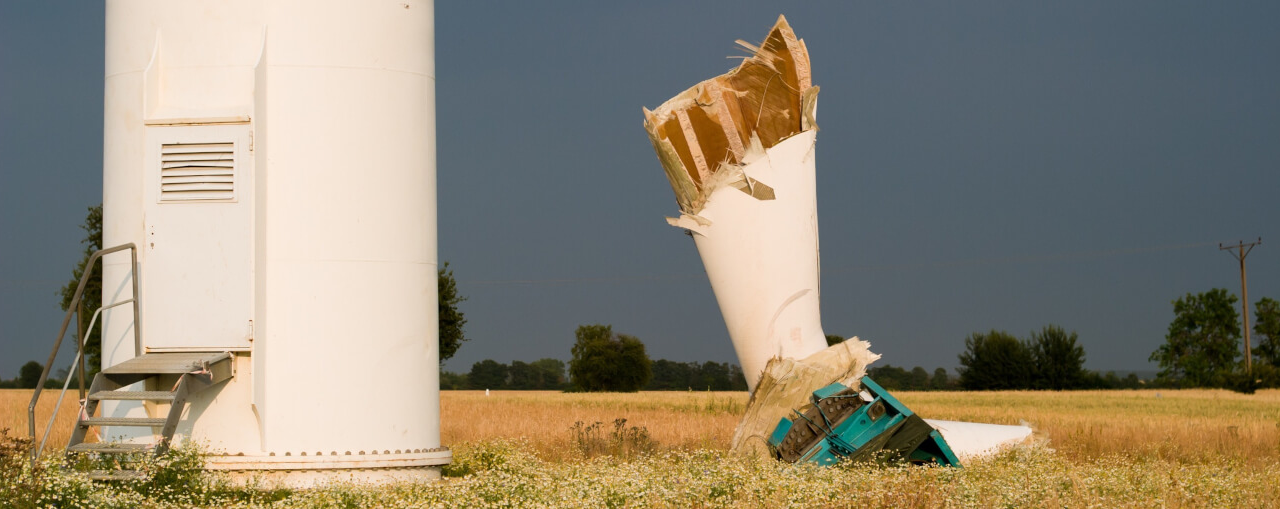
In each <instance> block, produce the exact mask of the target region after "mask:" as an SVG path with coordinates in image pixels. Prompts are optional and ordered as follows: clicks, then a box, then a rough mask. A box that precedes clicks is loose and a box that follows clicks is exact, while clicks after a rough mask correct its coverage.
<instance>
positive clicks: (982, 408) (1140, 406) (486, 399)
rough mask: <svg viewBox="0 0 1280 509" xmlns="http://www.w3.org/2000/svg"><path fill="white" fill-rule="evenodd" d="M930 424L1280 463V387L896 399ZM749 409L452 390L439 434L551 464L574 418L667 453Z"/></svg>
mask: <svg viewBox="0 0 1280 509" xmlns="http://www.w3.org/2000/svg"><path fill="white" fill-rule="evenodd" d="M894 395H895V396H897V397H898V398H899V399H900V400H902V402H903V403H905V404H906V405H907V406H908V407H909V408H911V409H912V410H913V411H915V412H916V413H917V414H919V415H921V416H923V417H925V418H928V419H944V420H960V421H974V422H988V423H994V424H1019V423H1021V422H1026V423H1027V424H1029V425H1031V426H1032V427H1033V428H1034V429H1035V430H1036V436H1037V437H1038V438H1039V439H1040V440H1041V441H1042V442H1044V443H1046V445H1047V446H1048V447H1050V448H1052V449H1054V450H1056V451H1058V452H1060V453H1062V454H1064V455H1065V456H1066V457H1067V458H1068V459H1069V460H1077V461H1084V460H1090V459H1096V458H1101V457H1106V456H1114V455H1121V456H1126V457H1133V458H1137V457H1152V458H1159V459H1167V460H1174V461H1184V462H1196V461H1205V460H1213V459H1229V460H1240V461H1246V462H1257V463H1276V462H1277V461H1280V390H1265V391H1258V393H1257V394H1248V395H1247V394H1237V393H1232V392H1229V391H1223V390H1207V389H1206V390H1175V391H1155V390H1144V391H1066V392H1032V391H1003V392H907V391H903V392H897V393H894ZM746 403H747V394H746V393H742V392H642V393H635V394H572V393H559V392H527V391H493V392H492V393H491V395H490V396H485V394H484V392H483V391H444V392H442V393H441V396H440V407H441V433H442V436H441V438H442V440H443V442H444V443H445V444H446V445H448V444H452V443H460V442H479V441H486V440H493V439H498V438H524V439H527V440H528V442H529V443H530V444H531V445H533V446H534V448H535V449H536V450H537V451H538V453H539V454H540V455H541V456H542V457H544V458H546V459H550V460H556V459H563V458H565V457H566V454H567V452H566V451H569V450H570V448H569V447H568V445H569V444H570V442H571V441H572V440H573V435H572V433H571V431H570V430H571V427H572V426H573V424H574V423H575V422H579V421H581V422H584V423H587V424H590V423H592V422H597V421H598V422H602V423H605V424H609V423H612V422H613V421H614V420H615V419H619V418H623V419H627V424H628V425H629V426H642V427H644V428H645V429H647V430H648V432H649V435H650V436H651V437H652V438H653V439H654V441H656V442H657V444H658V445H659V446H660V447H664V448H668V449H698V448H705V449H717V450H723V449H727V448H728V447H729V440H730V438H731V437H732V436H733V430H734V427H735V426H737V423H738V419H739V417H741V415H742V413H743V410H744V408H745V406H746Z"/></svg>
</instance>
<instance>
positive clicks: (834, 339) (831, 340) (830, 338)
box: [827, 334, 845, 346]
mask: <svg viewBox="0 0 1280 509" xmlns="http://www.w3.org/2000/svg"><path fill="white" fill-rule="evenodd" d="M844 340H845V337H844V336H837V335H835V334H827V346H833V345H835V344H836V343H844Z"/></svg>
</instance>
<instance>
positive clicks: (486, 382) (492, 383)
mask: <svg viewBox="0 0 1280 509" xmlns="http://www.w3.org/2000/svg"><path fill="white" fill-rule="evenodd" d="M507 370H508V368H507V365H506V364H502V363H500V362H498V361H495V360H493V359H485V360H482V361H480V362H477V363H475V364H472V365H471V373H468V374H467V383H468V384H469V385H470V386H471V388H472V389H505V388H506V387H507Z"/></svg>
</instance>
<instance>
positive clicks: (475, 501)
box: [0, 390, 1280, 508]
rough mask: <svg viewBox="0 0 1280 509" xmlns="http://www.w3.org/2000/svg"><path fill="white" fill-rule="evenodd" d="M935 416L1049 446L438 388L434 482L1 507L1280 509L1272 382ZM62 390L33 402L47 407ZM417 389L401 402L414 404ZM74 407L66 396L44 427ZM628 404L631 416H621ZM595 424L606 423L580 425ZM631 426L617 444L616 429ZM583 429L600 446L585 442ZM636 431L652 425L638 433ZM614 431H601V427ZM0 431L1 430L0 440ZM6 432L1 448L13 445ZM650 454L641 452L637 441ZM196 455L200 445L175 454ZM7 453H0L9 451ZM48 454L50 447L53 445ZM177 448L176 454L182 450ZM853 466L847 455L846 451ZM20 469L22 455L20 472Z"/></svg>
mask: <svg viewBox="0 0 1280 509" xmlns="http://www.w3.org/2000/svg"><path fill="white" fill-rule="evenodd" d="M895 395H896V396H898V397H899V399H901V400H902V401H903V402H904V403H906V404H907V406H909V407H910V408H912V409H913V410H914V411H916V412H917V413H918V414H920V415H922V416H925V417H927V418H938V419H954V420H968V421H978V422H991V423H999V424H1016V423H1019V422H1023V421H1025V422H1027V423H1028V424H1030V425H1031V426H1033V427H1034V428H1035V429H1036V433H1037V436H1038V438H1039V440H1038V443H1039V444H1040V445H1039V446H1035V447H1029V448H1016V449H1012V450H1010V451H1007V452H1006V453H1002V454H1000V455H997V456H996V457H994V458H990V459H986V460H981V461H974V462H972V463H966V464H965V467H964V468H960V469H952V468H917V467H903V466H880V467H877V466H875V465H844V466H837V467H832V468H820V467H813V466H811V465H810V466H805V465H787V464H782V463H779V462H773V461H756V460H754V459H752V458H744V457H741V456H734V455H732V454H728V453H726V452H725V449H726V448H727V447H728V444H729V439H730V437H731V436H732V433H733V430H734V427H735V426H736V425H737V422H738V418H739V416H740V415H741V414H742V413H743V411H744V408H745V405H746V402H747V395H746V394H745V393H737V392H718V393H717V392H646V393H636V394H570V393H558V392H516V391H494V392H492V393H491V394H490V395H487V396H486V395H485V393H484V392H481V391H445V392H443V393H442V394H441V397H440V406H441V432H442V441H443V442H444V444H445V445H448V446H450V447H452V448H453V449H454V461H453V464H452V465H450V466H449V467H447V468H446V472H445V473H446V475H448V476H449V477H448V478H447V479H445V480H444V481H442V482H439V483H408V484H396V485H390V486H377V485H352V484H348V483H336V484H333V485H330V486H325V487H322V488H317V489H312V490H299V491H286V492H281V491H272V490H267V491H260V490H255V489H247V490H242V489H234V488H229V487H227V486H225V485H223V484H219V483H218V481H215V480H210V479H211V478H209V477H202V475H203V474H202V473H201V472H200V471H199V470H198V468H199V467H198V465H199V462H198V460H197V461H196V462H195V463H192V464H193V465H196V466H195V467H194V468H195V469H196V470H194V471H191V470H181V469H174V467H172V466H170V467H166V468H169V470H168V473H167V474H160V475H159V477H158V478H161V479H168V480H167V481H164V482H158V481H157V482H142V483H139V484H136V485H126V486H116V485H108V484H93V483H92V482H90V481H88V480H86V479H85V478H84V477H83V475H82V474H79V473H77V472H74V471H72V470H68V469H65V468H63V467H58V466H57V465H58V464H59V462H58V460H57V459H56V458H55V459H51V460H50V461H51V463H47V465H52V466H51V467H47V468H48V470H44V471H43V472H44V473H43V474H41V475H43V477H38V476H35V474H32V473H31V471H29V470H25V468H26V467H25V465H28V463H27V462H26V461H25V460H22V461H17V462H14V461H10V462H9V463H5V462H3V461H0V467H3V466H4V465H6V464H8V465H9V467H7V468H9V470H8V471H7V472H8V473H5V471H4V469H3V468H0V507H3V506H7V504H10V505H11V504H13V503H27V502H34V503H35V504H36V506H38V507H43V506H59V507H64V506H65V507H71V506H85V507H135V506H138V505H139V504H141V505H144V506H147V507H245V508H250V507H253V508H257V507H273V508H285V507H373V506H379V507H606V506H607V507H764V506H768V507H855V506H856V507H862V508H873V507H1231V508H1237V507H1276V506H1278V505H1280V482H1277V479H1280V391H1275V390H1270V391H1259V392H1258V393H1257V394H1252V395H1243V394H1234V393H1230V392H1226V391H1217V390H1178V391H1154V390H1149V391H1081V392H977V393H974V392H905V391H904V392H899V393H896V394H895ZM30 396H31V391H24V390H4V391H0V428H6V427H7V428H10V429H11V432H10V433H9V435H10V436H13V435H25V434H26V408H27V403H28V400H29V399H30ZM55 397H56V395H54V394H49V395H47V397H46V398H44V399H43V400H42V401H41V402H40V406H39V412H38V416H39V417H40V419H41V420H47V419H48V416H49V414H50V413H51V411H52V407H53V402H54V398H55ZM406 403H407V404H408V402H406ZM76 411H77V403H76V402H75V401H66V402H64V404H63V409H62V411H61V412H60V415H59V416H58V418H57V422H56V426H55V431H54V434H53V436H52V437H51V439H50V443H51V447H50V448H51V449H57V448H61V447H62V446H63V444H65V443H66V438H67V435H68V434H69V433H70V431H71V426H72V424H73V420H74V418H75V412H76ZM621 419H626V422H625V425H615V424H614V423H615V422H617V421H619V420H621ZM596 422H599V423H601V426H600V427H598V428H597V430H598V431H599V430H603V431H602V432H601V433H598V434H597V435H590V434H589V433H583V430H584V427H585V428H589V427H590V426H591V425H592V424H593V423H596ZM619 426H625V429H628V430H631V431H633V432H636V433H634V434H627V435H626V437H627V438H626V439H625V441H627V442H628V443H633V442H634V443H635V445H637V447H636V448H628V449H625V450H624V449H619V448H616V447H614V445H616V443H617V442H616V441H610V437H609V436H608V433H609V432H610V430H614V429H617V428H618V427H619ZM584 437H587V438H588V439H589V440H587V441H591V440H594V442H592V443H605V444H606V447H604V448H599V449H590V450H589V449H588V448H587V447H585V445H590V444H587V443H585V441H584ZM637 437H643V439H642V440H641V439H637ZM600 438H604V440H599V439H600ZM0 445H3V444H0ZM3 449H4V448H3V447H0V453H3ZM635 451H640V453H639V454H636V453H634V452H635ZM183 454H185V455H187V456H188V457H190V456H191V455H192V454H195V455H196V456H197V457H198V455H199V452H198V449H193V450H190V451H184V450H182V449H179V450H178V456H179V457H182V455H183ZM0 456H3V454H0ZM48 456H49V457H55V456H56V455H52V454H51V455H48ZM0 459H3V457H0ZM178 463H182V462H177V463H174V464H178ZM842 465H843V464H842ZM15 469H16V470H15Z"/></svg>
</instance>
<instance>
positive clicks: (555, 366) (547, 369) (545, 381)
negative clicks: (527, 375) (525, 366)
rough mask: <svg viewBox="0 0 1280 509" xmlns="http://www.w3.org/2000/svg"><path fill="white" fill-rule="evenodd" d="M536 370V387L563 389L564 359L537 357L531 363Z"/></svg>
mask: <svg viewBox="0 0 1280 509" xmlns="http://www.w3.org/2000/svg"><path fill="white" fill-rule="evenodd" d="M531 365H532V366H533V368H534V369H536V370H537V372H538V376H539V379H540V383H539V384H538V386H537V388H538V389H563V388H564V387H565V376H564V361H562V360H560V359H551V358H547V359H538V360H536V361H533V363H531Z"/></svg>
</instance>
